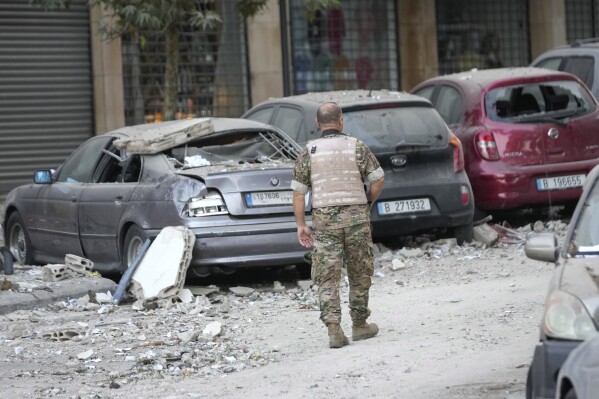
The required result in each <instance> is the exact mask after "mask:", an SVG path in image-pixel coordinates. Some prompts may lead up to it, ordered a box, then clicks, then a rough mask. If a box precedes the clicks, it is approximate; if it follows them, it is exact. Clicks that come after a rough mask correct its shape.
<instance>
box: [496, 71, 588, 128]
mask: <svg viewBox="0 0 599 399" xmlns="http://www.w3.org/2000/svg"><path fill="white" fill-rule="evenodd" d="M485 107H486V112H487V115H488V116H489V118H491V120H494V121H498V122H510V123H514V122H515V123H518V122H522V123H527V122H536V121H538V118H539V116H542V117H545V118H553V119H564V118H569V117H573V116H578V115H582V114H586V113H588V112H591V111H593V110H594V109H595V105H594V103H593V100H592V99H591V97H590V95H589V94H588V93H587V91H586V90H585V89H584V88H583V87H582V86H581V85H580V84H579V83H578V82H575V81H569V80H568V81H550V82H542V83H529V84H524V85H515V86H506V87H499V88H496V89H493V90H490V91H489V92H488V93H487V94H486V95H485Z"/></svg>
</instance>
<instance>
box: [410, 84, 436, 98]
mask: <svg viewBox="0 0 599 399" xmlns="http://www.w3.org/2000/svg"><path fill="white" fill-rule="evenodd" d="M434 91H435V86H426V87H423V88H422V89H420V90H418V91H417V92H415V93H414V94H416V95H417V96H420V97H424V98H426V99H427V100H429V101H431V99H432V98H433V92H434Z"/></svg>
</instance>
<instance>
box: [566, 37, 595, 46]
mask: <svg viewBox="0 0 599 399" xmlns="http://www.w3.org/2000/svg"><path fill="white" fill-rule="evenodd" d="M597 42H599V37H590V38H588V39H576V40H574V41H573V42H572V43H570V47H580V45H581V44H587V43H597Z"/></svg>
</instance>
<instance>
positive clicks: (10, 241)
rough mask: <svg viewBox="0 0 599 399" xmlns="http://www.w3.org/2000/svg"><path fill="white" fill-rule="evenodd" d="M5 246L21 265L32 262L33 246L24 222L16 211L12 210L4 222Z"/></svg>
mask: <svg viewBox="0 0 599 399" xmlns="http://www.w3.org/2000/svg"><path fill="white" fill-rule="evenodd" d="M6 239H7V242H6V246H7V247H8V249H9V250H10V253H11V254H12V256H13V259H14V261H16V262H17V263H20V264H22V265H29V264H32V263H33V247H32V246H31V240H29V234H27V229H26V228H25V223H23V219H22V218H21V215H19V213H18V212H13V213H12V214H11V215H10V216H9V217H8V222H7V223H6Z"/></svg>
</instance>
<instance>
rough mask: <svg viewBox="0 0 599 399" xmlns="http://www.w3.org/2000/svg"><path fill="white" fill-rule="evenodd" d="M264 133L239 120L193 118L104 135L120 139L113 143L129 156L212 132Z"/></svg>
mask: <svg viewBox="0 0 599 399" xmlns="http://www.w3.org/2000/svg"><path fill="white" fill-rule="evenodd" d="M247 129H268V130H273V128H272V127H270V126H269V125H266V124H263V123H260V122H255V121H251V120H247V119H239V118H195V119H188V120H176V121H167V122H159V123H149V124H142V125H135V126H126V127H123V128H120V129H117V130H113V131H112V132H109V133H107V134H109V135H119V136H124V137H123V138H120V139H117V140H115V141H114V145H115V146H116V147H117V148H119V149H126V150H127V151H128V152H129V153H131V154H157V153H159V152H161V151H164V150H166V149H169V148H174V147H177V146H180V145H182V144H185V143H188V142H190V141H193V140H195V139H197V138H200V137H203V136H207V135H210V134H212V133H215V132H226V131H230V130H247Z"/></svg>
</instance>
